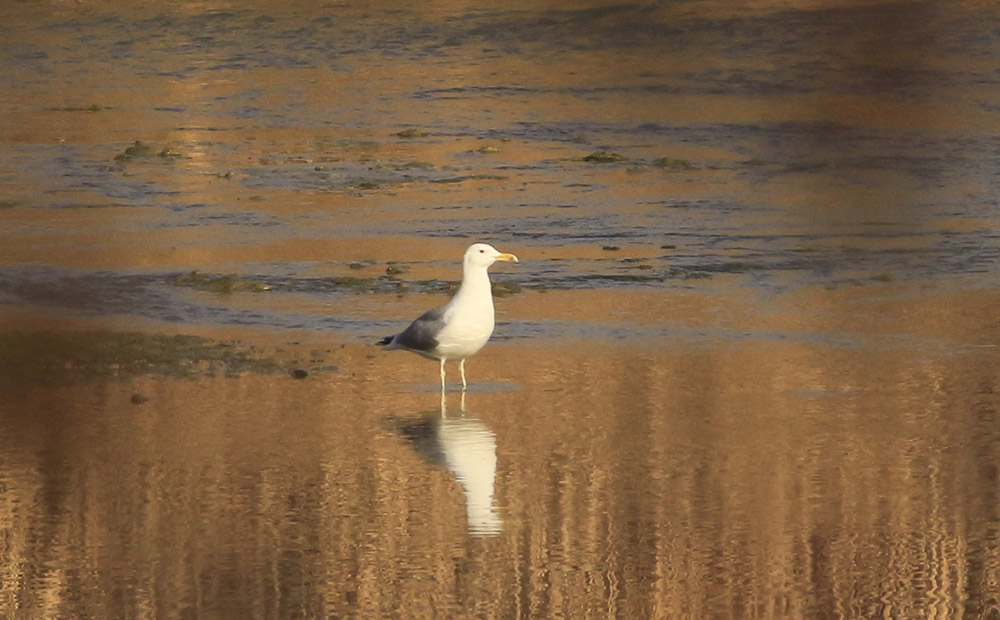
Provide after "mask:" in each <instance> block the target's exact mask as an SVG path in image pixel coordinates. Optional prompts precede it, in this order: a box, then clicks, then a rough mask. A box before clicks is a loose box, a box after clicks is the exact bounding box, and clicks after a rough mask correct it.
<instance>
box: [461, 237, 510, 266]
mask: <svg viewBox="0 0 1000 620" xmlns="http://www.w3.org/2000/svg"><path fill="white" fill-rule="evenodd" d="M498 260H499V261H507V262H509V263H516V262H517V257H516V256H514V255H513V254H507V253H506V252H501V251H500V250H498V249H496V248H495V247H493V246H492V245H490V244H488V243H473V244H472V245H470V246H469V249H468V250H466V251H465V259H464V261H463V262H464V264H466V265H469V266H474V267H483V268H486V267H489V266H490V265H492V264H493V263H495V262H497V261H498Z"/></svg>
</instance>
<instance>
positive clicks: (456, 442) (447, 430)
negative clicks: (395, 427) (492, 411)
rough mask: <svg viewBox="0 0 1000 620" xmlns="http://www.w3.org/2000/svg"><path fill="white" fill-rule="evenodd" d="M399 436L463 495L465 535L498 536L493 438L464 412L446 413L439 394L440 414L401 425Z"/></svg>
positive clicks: (484, 426) (501, 523) (495, 454)
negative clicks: (446, 475) (440, 467)
mask: <svg viewBox="0 0 1000 620" xmlns="http://www.w3.org/2000/svg"><path fill="white" fill-rule="evenodd" d="M399 432H400V434H402V435H403V437H405V438H406V439H407V441H409V442H410V443H411V444H412V445H413V448H414V449H415V450H416V451H417V452H418V453H419V454H420V455H421V456H422V457H423V458H424V459H425V460H427V461H428V462H430V463H432V464H435V465H444V466H445V467H446V468H447V469H448V471H450V472H451V473H452V474H454V475H455V478H456V479H457V480H458V482H459V484H461V485H462V488H463V489H464V491H465V506H466V514H467V517H468V522H469V533H470V534H472V535H473V536H494V535H496V534H499V533H500V531H501V529H502V527H503V522H502V521H501V520H500V517H499V515H498V514H497V509H496V506H495V504H494V499H493V493H494V487H495V482H496V472H497V441H496V435H494V434H493V431H491V430H490V429H489V427H488V426H486V425H485V424H483V422H481V421H480V420H479V419H477V418H476V417H475V416H474V415H471V414H469V413H468V412H467V411H466V408H465V392H462V401H461V412H460V413H454V412H452V413H450V414H449V412H448V408H447V402H446V400H445V395H444V393H443V392H442V394H441V412H440V414H438V413H434V414H430V415H427V416H424V417H423V418H422V419H420V420H418V421H413V422H409V423H405V424H403V425H401V427H400V428H399Z"/></svg>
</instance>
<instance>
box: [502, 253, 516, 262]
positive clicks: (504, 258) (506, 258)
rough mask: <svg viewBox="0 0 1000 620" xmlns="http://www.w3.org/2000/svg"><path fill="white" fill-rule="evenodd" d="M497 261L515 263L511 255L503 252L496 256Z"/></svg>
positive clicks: (514, 257) (514, 258)
mask: <svg viewBox="0 0 1000 620" xmlns="http://www.w3.org/2000/svg"><path fill="white" fill-rule="evenodd" d="M497 260H502V261H506V262H508V263H516V262H517V257H516V256H514V255H513V254H508V253H506V252H503V253H501V254H500V256H497Z"/></svg>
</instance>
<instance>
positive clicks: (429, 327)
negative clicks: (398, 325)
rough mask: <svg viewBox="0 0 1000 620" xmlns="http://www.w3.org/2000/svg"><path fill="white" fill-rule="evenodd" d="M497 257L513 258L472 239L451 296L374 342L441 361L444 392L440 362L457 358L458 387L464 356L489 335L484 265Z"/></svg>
mask: <svg viewBox="0 0 1000 620" xmlns="http://www.w3.org/2000/svg"><path fill="white" fill-rule="evenodd" d="M497 261H506V262H511V263H516V262H517V257H516V256H514V255H513V254H507V253H506V252H500V251H499V250H497V249H496V248H495V247H493V246H492V245H489V244H486V243H474V244H472V245H470V246H469V249H468V250H466V251H465V256H464V257H463V259H462V285H461V286H459V287H458V292H457V293H455V296H454V297H452V298H451V300H450V301H449V302H448V303H446V304H445V305H443V306H441V307H440V308H435V309H433V310H428V311H427V312H425V313H424V314H422V315H420V317H418V318H417V320H415V321H413V323H410V326H409V327H407V328H406V329H404V330H403V331H401V332H400V333H398V334H396V335H395V336H388V337H386V338H383V339H382V340H380V341H379V342H378V343H376V344H380V345H382V348H383V349H384V350H386V351H395V350H396V349H402V350H404V351H410V352H413V353H416V354H417V355H422V356H424V357H426V358H429V359H435V360H439V361H440V362H441V391H442V392H444V389H445V387H444V386H445V381H444V376H445V374H444V363H445V362H446V361H448V360H456V359H457V360H461V362H460V363H459V366H458V368H459V370H461V372H462V389H463V390H465V389H466V388H467V387H468V383H466V381H465V360H466V358H468V357H470V356H471V355H473V354H475V353H476V352H477V351H479V349H482V348H483V345H485V344H486V341H487V340H489V339H490V336H491V335H493V325H494V316H493V289H492V287H491V285H490V276H489V273H487V271H486V270H487V269H489V268H490V266H491V265H492V264H493V263H495V262H497Z"/></svg>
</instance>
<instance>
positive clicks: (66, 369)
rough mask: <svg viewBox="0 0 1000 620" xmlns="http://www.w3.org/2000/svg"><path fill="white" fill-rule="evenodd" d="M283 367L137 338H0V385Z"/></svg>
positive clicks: (227, 346) (232, 347) (246, 355)
mask: <svg viewBox="0 0 1000 620" xmlns="http://www.w3.org/2000/svg"><path fill="white" fill-rule="evenodd" d="M285 370H286V369H285V368H284V365H283V364H281V363H279V362H278V361H277V360H275V359H274V358H272V357H269V356H261V355H259V354H258V353H256V352H255V351H253V350H252V349H251V348H249V347H246V346H244V345H240V344H238V343H233V342H216V341H212V340H208V339H206V338H201V337H199V336H190V335H163V334H145V333H138V332H111V331H85V332H13V333H7V334H0V381H6V382H19V383H23V382H27V383H50V382H66V381H79V380H87V379H107V378H116V377H117V378H129V377H134V376H138V375H146V374H159V375H165V376H172V377H196V376H206V375H216V374H223V375H226V376H238V375H240V374H243V373H246V372H256V373H274V372H284V371H285Z"/></svg>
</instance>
